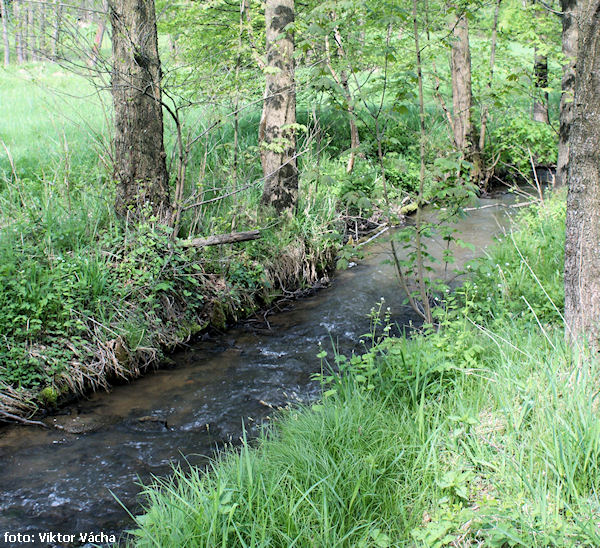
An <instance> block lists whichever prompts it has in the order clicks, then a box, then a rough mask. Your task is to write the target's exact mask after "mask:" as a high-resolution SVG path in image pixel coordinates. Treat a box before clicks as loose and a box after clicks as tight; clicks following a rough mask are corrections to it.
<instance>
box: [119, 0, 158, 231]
mask: <svg viewBox="0 0 600 548" xmlns="http://www.w3.org/2000/svg"><path fill="white" fill-rule="evenodd" d="M110 19H111V24H112V29H113V33H112V54H113V60H114V67H113V73H112V95H113V101H114V117H115V136H114V149H115V150H114V153H115V157H114V161H115V166H114V177H115V180H116V182H117V195H116V204H115V208H116V211H117V213H118V214H119V215H121V216H126V215H128V214H131V215H133V216H134V218H137V219H140V218H143V217H146V216H147V215H148V214H154V215H156V216H157V217H158V219H160V220H161V221H167V220H168V217H169V214H170V204H169V178H168V175H167V166H166V161H165V157H166V154H165V149H164V144H163V117H162V116H163V115H162V97H161V87H160V80H161V67H160V59H159V56H158V40H157V34H156V14H155V11H154V0H113V1H112V3H111V5H110Z"/></svg>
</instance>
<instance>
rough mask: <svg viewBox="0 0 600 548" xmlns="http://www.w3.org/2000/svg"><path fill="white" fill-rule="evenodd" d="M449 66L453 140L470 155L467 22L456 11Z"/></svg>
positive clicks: (462, 15) (469, 61)
mask: <svg viewBox="0 0 600 548" xmlns="http://www.w3.org/2000/svg"><path fill="white" fill-rule="evenodd" d="M452 34H453V36H454V40H453V42H452V50H451V62H450V69H451V72H452V105H453V110H454V113H453V130H454V142H455V143H456V146H457V148H458V149H459V150H460V151H462V152H464V153H465V156H467V157H470V155H471V151H472V138H473V135H472V132H473V126H472V122H471V108H472V91H471V50H470V48H469V23H468V22H467V18H466V16H465V14H464V13H460V12H457V14H456V19H455V21H453V23H452Z"/></svg>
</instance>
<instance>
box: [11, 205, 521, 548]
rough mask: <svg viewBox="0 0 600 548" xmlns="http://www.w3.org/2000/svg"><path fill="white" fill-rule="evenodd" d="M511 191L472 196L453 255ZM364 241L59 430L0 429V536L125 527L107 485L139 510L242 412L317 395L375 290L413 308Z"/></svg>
mask: <svg viewBox="0 0 600 548" xmlns="http://www.w3.org/2000/svg"><path fill="white" fill-rule="evenodd" d="M510 200H511V196H506V195H505V196H502V197H500V198H497V199H482V200H480V201H479V204H478V205H479V206H487V207H484V208H483V209H479V210H476V211H473V212H471V213H470V214H469V215H468V216H467V217H466V218H464V219H461V220H460V221H459V222H458V223H457V228H458V229H459V230H460V232H461V238H462V239H463V240H466V241H468V242H471V243H472V244H473V245H474V246H475V251H471V250H469V249H463V248H458V249H456V254H455V256H456V258H457V263H458V265H459V266H460V265H461V264H464V262H465V261H467V260H469V259H472V258H473V257H474V256H475V255H480V254H481V253H482V250H483V248H485V247H486V246H487V245H489V244H490V243H491V242H492V240H493V236H494V234H497V233H498V232H499V231H500V228H501V226H504V225H506V224H507V215H506V211H507V208H506V207H502V206H503V205H505V204H506V203H508V202H509V201H510ZM366 248H367V250H366V256H365V258H364V259H363V260H361V261H359V264H358V265H357V266H355V267H353V268H351V269H349V270H346V271H343V272H339V273H337V274H336V276H335V278H334V280H333V282H332V284H331V286H330V287H328V288H327V289H324V290H322V291H320V292H318V293H317V294H315V295H313V296H312V297H309V298H306V299H304V300H302V301H298V302H296V303H294V304H293V306H292V307H291V308H290V309H289V310H287V311H283V312H278V313H276V314H274V315H271V316H269V317H268V322H269V325H267V324H256V323H250V322H249V323H246V324H242V325H240V326H237V327H235V328H234V329H231V330H230V331H228V332H227V333H225V334H223V335H220V336H211V337H207V338H205V339H204V340H201V341H199V342H197V343H195V344H193V345H191V346H190V347H189V348H188V349H186V350H184V351H181V352H179V353H178V354H176V355H175V356H173V358H174V360H175V362H176V364H177V365H176V367H174V368H171V369H161V370H158V371H155V372H153V373H150V374H148V375H147V376H145V377H143V378H141V379H139V380H136V381H135V382H132V383H130V384H128V385H123V386H117V387H115V388H113V389H112V390H111V392H110V393H104V392H102V393H97V394H94V395H92V396H91V397H90V398H89V399H87V400H83V401H81V402H79V403H77V404H74V405H71V406H69V407H67V408H66V409H63V410H62V411H61V414H60V415H57V416H56V417H53V418H50V419H47V420H48V421H49V422H55V423H57V424H60V425H61V426H63V427H64V430H59V429H49V430H43V429H40V428H37V427H30V426H10V427H5V428H3V429H0V470H1V471H2V473H1V474H0V545H3V541H4V538H3V535H4V533H5V532H8V531H10V532H12V533H21V534H25V533H29V534H33V535H35V538H36V539H38V533H43V532H54V533H63V534H79V533H82V532H88V531H94V532H96V533H99V532H101V531H102V532H105V533H119V532H121V531H123V530H124V529H126V528H127V527H129V526H130V525H131V523H132V522H131V518H130V517H129V516H128V514H127V512H126V511H125V510H124V508H123V507H122V506H121V505H120V504H119V503H118V502H117V500H116V499H115V498H114V496H113V494H112V493H114V494H115V495H116V496H118V498H119V499H120V501H121V502H122V503H123V504H124V505H125V506H126V507H127V508H128V509H130V510H131V511H132V512H133V513H136V512H139V510H140V506H139V503H140V501H139V497H138V493H139V491H140V485H139V483H140V482H148V481H149V480H150V479H151V476H152V475H158V476H161V475H165V474H168V473H169V470H170V467H171V465H172V464H174V463H184V465H185V462H189V463H191V464H198V465H201V464H203V463H206V462H207V459H208V458H209V457H210V455H212V454H214V450H215V448H216V447H222V446H223V444H225V443H227V442H230V441H231V442H235V441H237V440H238V439H239V436H240V435H241V431H242V423H243V424H244V425H245V427H246V429H247V430H248V432H249V434H248V435H249V436H252V435H255V434H256V432H257V428H258V424H260V423H261V422H264V421H265V420H268V418H269V417H270V416H271V415H272V414H273V412H274V410H273V408H276V407H278V406H284V405H286V404H288V403H291V404H294V403H298V402H307V401H310V400H313V399H315V398H317V397H318V396H319V390H320V389H319V387H318V385H317V384H316V383H315V381H312V380H311V375H312V374H313V373H315V372H318V371H319V370H320V362H319V360H318V359H317V358H316V354H317V353H318V352H319V351H320V349H321V348H322V347H326V348H331V344H332V342H333V343H334V344H335V345H336V346H337V347H339V348H341V349H342V350H343V351H345V352H349V351H351V350H352V349H354V348H358V341H359V339H360V337H361V335H363V334H364V333H366V332H368V330H369V318H368V314H369V311H370V310H371V309H372V307H373V306H374V305H376V304H377V303H378V302H380V300H381V298H383V299H384V300H385V306H386V307H387V306H389V307H390V308H391V311H392V318H393V319H394V320H395V321H396V322H398V324H399V325H407V324H408V323H409V322H410V321H411V320H413V319H415V316H414V314H413V313H411V311H410V310H409V309H408V308H407V307H405V306H403V304H402V302H403V296H402V294H401V292H400V290H399V286H398V282H397V279H396V275H395V272H394V268H393V266H392V265H391V264H389V263H387V262H386V261H389V244H387V243H386V241H385V237H381V238H379V239H377V240H375V241H374V242H373V243H371V244H369V245H368V246H366ZM430 248H431V250H432V251H436V250H437V253H438V254H439V253H441V249H442V246H441V244H440V242H439V241H432V242H430ZM257 326H258V327H257ZM75 544H77V543H75ZM8 545H10V543H8ZM30 545H31V546H33V545H36V546H38V545H45V546H54V545H57V546H58V545H60V546H64V545H65V544H61V543H54V544H53V543H52V542H50V543H46V544H43V543H40V542H38V540H36V543H34V544H30Z"/></svg>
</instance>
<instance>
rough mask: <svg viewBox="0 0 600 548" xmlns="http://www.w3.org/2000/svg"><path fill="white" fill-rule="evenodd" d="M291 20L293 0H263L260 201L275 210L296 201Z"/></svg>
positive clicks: (294, 100)
mask: <svg viewBox="0 0 600 548" xmlns="http://www.w3.org/2000/svg"><path fill="white" fill-rule="evenodd" d="M293 21H294V0H267V2H266V7H265V23H266V37H267V68H266V87H265V97H264V104H263V112H262V118H261V121H260V127H259V143H260V147H261V162H262V168H263V175H264V177H265V184H264V190H263V195H262V203H263V204H264V205H267V206H272V207H274V208H275V210H276V211H277V212H279V213H281V212H283V211H288V212H291V211H293V209H294V208H295V207H296V203H297V201H298V169H297V164H296V136H295V131H294V128H293V125H294V124H295V123H296V89H295V81H294V58H293V55H294V38H293V34H292V32H291V31H290V30H289V29H288V30H285V29H286V27H287V26H288V25H289V24H290V23H293ZM290 126H292V127H290Z"/></svg>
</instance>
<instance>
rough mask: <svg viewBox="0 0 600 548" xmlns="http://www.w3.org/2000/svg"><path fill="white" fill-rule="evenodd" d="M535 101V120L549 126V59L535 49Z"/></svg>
mask: <svg viewBox="0 0 600 548" xmlns="http://www.w3.org/2000/svg"><path fill="white" fill-rule="evenodd" d="M533 74H534V84H535V99H534V101H533V119H534V120H535V121H536V122H543V123H544V124H549V123H550V119H549V118H548V91H547V89H546V88H548V57H547V56H546V55H541V54H540V53H539V52H538V49H537V48H535V54H534V66H533Z"/></svg>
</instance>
